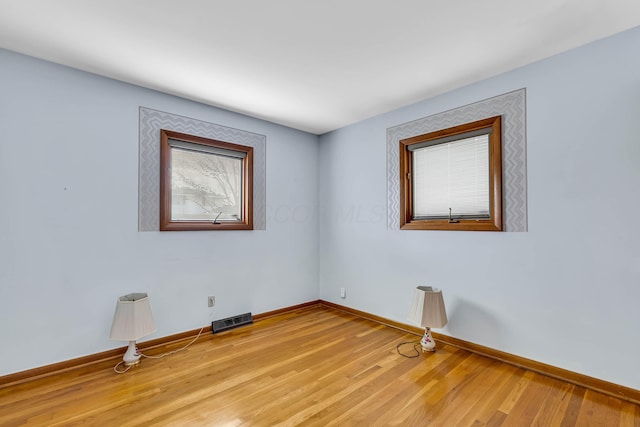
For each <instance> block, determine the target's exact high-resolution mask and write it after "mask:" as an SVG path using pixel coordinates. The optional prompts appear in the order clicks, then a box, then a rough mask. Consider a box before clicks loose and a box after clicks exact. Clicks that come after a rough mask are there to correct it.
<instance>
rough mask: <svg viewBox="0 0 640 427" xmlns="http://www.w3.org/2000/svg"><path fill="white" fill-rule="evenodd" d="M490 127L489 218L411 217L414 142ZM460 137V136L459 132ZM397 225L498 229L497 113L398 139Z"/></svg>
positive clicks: (499, 140) (499, 163) (499, 160)
mask: <svg viewBox="0 0 640 427" xmlns="http://www.w3.org/2000/svg"><path fill="white" fill-rule="evenodd" d="M487 128H491V133H490V134H489V198H490V199H489V200H490V201H489V216H490V217H489V218H488V219H458V220H455V221H450V220H448V219H414V218H413V206H412V204H413V194H412V191H413V188H412V187H413V186H412V185H411V178H412V174H413V171H412V154H411V151H409V149H408V148H409V147H410V146H411V145H414V144H420V143H425V142H429V141H434V140H437V139H441V138H447V137H451V136H455V135H460V134H465V133H468V132H472V131H476V130H481V129H487ZM462 138H464V136H462ZM399 159H400V165H399V166H400V167H399V169H400V229H402V230H464V231H502V129H501V116H495V117H490V118H487V119H483V120H478V121H475V122H471V123H465V124H462V125H459V126H454V127H451V128H448V129H442V130H438V131H435V132H430V133H426V134H423V135H418V136H414V137H411V138H406V139H403V140H400V157H399Z"/></svg>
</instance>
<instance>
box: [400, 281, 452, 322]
mask: <svg viewBox="0 0 640 427" xmlns="http://www.w3.org/2000/svg"><path fill="white" fill-rule="evenodd" d="M409 321H410V322H411V323H413V324H416V325H420V326H422V327H429V328H442V327H444V326H445V325H446V324H447V312H446V310H445V308H444V299H443V298H442V290H440V289H432V288H431V287H430V286H418V287H417V288H416V289H415V290H414V292H413V301H412V302H411V309H410V310H409Z"/></svg>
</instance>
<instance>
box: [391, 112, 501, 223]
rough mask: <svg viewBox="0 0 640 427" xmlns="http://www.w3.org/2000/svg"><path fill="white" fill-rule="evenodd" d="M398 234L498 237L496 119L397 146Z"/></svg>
mask: <svg viewBox="0 0 640 427" xmlns="http://www.w3.org/2000/svg"><path fill="white" fill-rule="evenodd" d="M400 228H401V229H409V230H477V231H480V230H484V231H502V159H501V128H500V116H497V117H492V118H489V119H484V120H479V121H477V122H473V123H467V124H463V125H460V126H456V127H452V128H449V129H444V130H439V131H436V132H431V133H428V134H424V135H418V136H415V137H412V138H407V139H403V140H400Z"/></svg>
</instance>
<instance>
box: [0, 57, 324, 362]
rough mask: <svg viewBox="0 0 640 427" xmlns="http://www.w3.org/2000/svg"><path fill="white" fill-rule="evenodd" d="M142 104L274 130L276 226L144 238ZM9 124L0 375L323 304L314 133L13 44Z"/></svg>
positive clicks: (2, 83) (7, 60)
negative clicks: (133, 297)
mask: <svg viewBox="0 0 640 427" xmlns="http://www.w3.org/2000/svg"><path fill="white" fill-rule="evenodd" d="M139 106H145V107H149V108H153V109H157V110H161V111H167V112H170V113H173V114H178V115H183V116H187V117H192V118H195V119H199V120H204V121H208V122H212V123H217V124H220V125H223V126H228V127H233V128H238V129H242V130H245V131H249V132H255V133H259V134H263V135H266V137H267V179H266V182H267V230H266V231H227V232H180V233H176V232H174V233H171V232H165V233H159V232H138V231H137V228H138V216H137V215H138V190H137V185H138V108H139ZM0 130H1V132H0V138H1V140H0V199H1V200H2V205H1V206H2V208H1V209H0V236H1V237H0V319H1V321H0V342H2V343H3V344H2V350H1V351H0V361H1V362H2V363H0V375H4V374H9V373H12V372H17V371H21V370H25V369H30V368H34V367H37V366H42V365H46V364H50V363H55V362H59V361H63V360H68V359H71V358H75V357H80V356H83V355H87V354H92V353H96V352H100V351H103V350H107V349H110V348H114V347H118V346H122V345H124V344H125V343H123V342H113V341H110V340H109V330H110V327H111V320H112V318H113V312H114V309H115V304H116V299H117V297H118V296H120V295H124V294H127V293H130V292H148V293H149V295H150V299H151V304H152V307H153V310H154V314H155V318H156V324H157V328H158V330H157V332H156V333H154V334H153V335H150V336H149V337H147V338H145V339H152V338H157V337H161V336H166V335H170V334H173V333H177V332H183V331H186V330H190V329H195V328H199V327H201V326H203V325H207V324H209V323H210V322H211V321H212V320H214V319H218V318H223V317H227V316H231V315H234V314H239V313H243V312H248V311H251V312H253V313H261V312H266V311H269V310H274V309H278V308H282V307H286V306H291V305H294V304H299V303H302V302H305V301H310V300H315V299H317V298H318V244H317V242H318V236H317V232H318V229H317V215H316V213H317V136H315V135H310V134H307V133H303V132H299V131H295V130H292V129H289V128H285V127H282V126H278V125H274V124H271V123H267V122H264V121H260V120H256V119H252V118H249V117H246V116H242V115H239V114H235V113H231V112H228V111H224V110H220V109H216V108H211V107H207V106H204V105H201V104H197V103H194V102H190V101H186V100H183V99H180V98H176V97H172V96H169V95H165V94H162V93H158V92H154V91H150V90H146V89H142V88H139V87H136V86H132V85H128V84H124V83H120V82H116V81H114V80H109V79H105V78H102V77H99V76H95V75H92V74H88V73H84V72H81V71H77V70H72V69H69V68H66V67H62V66H58V65H55V64H52V63H48V62H44V61H40V60H37V59H34V58H29V57H26V56H22V55H18V54H15V53H12V52H9V51H6V50H0ZM208 295H215V296H216V302H217V305H216V307H215V308H213V309H210V308H208V307H207V304H206V301H207V299H206V298H207V296H208Z"/></svg>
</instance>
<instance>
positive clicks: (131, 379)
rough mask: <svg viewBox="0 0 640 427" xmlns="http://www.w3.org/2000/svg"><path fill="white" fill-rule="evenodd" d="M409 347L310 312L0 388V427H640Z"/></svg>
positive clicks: (623, 414)
mask: <svg viewBox="0 0 640 427" xmlns="http://www.w3.org/2000/svg"><path fill="white" fill-rule="evenodd" d="M418 339H419V337H417V336H415V335H411V334H408V333H406V332H403V331H400V330H397V329H393V328H390V327H387V326H382V325H380V324H378V323H374V322H371V321H369V320H365V319H362V318H360V317H356V316H354V315H352V314H349V313H345V312H341V311H338V310H334V309H331V308H327V307H321V306H316V307H307V308H304V309H300V310H296V311H294V312H289V313H282V314H278V315H276V316H272V317H269V318H265V319H262V320H260V321H257V322H256V323H255V324H253V325H248V326H244V327H242V328H238V329H234V330H231V331H227V332H224V333H221V334H215V335H214V334H207V335H205V336H202V337H201V338H200V339H198V340H197V341H196V342H195V343H194V344H193V345H192V346H190V347H189V348H187V349H186V350H183V351H181V352H178V353H175V354H171V355H169V356H167V357H165V358H161V359H143V360H142V363H141V364H140V365H139V366H138V367H135V368H133V369H131V370H130V371H129V372H127V373H125V374H120V375H119V374H116V373H114V371H113V369H112V368H113V363H111V362H108V363H105V362H100V363H95V364H93V365H90V366H85V367H81V368H77V369H72V370H69V371H67V372H64V373H61V374H58V375H54V376H50V377H46V378H41V379H35V380H33V381H30V382H25V383H21V384H18V385H14V386H8V387H4V388H0V425H2V426H23V425H27V426H47V427H50V426H74V425H98V426H101V425H114V426H118V427H126V426H185V425H189V426H258V427H260V426H269V427H270V426H276V425H280V426H323V427H324V426H340V427H343V426H361V425H367V426H369V425H370V426H392V425H400V426H423V425H429V426H436V427H437V426H446V427H448V426H528V425H540V426H545V427H546V426H562V427H570V426H590V425H603V426H607V427H609V426H611V427H615V426H620V427H640V409H639V407H638V405H635V404H633V403H629V402H625V401H621V400H619V399H617V398H614V397H610V396H606V395H603V394H600V393H597V392H594V391H586V390H585V389H584V388H582V387H579V386H574V385H571V384H568V383H564V382H562V381H558V380H555V379H552V378H549V377H545V376H542V375H540V374H537V373H534V372H530V371H525V370H523V369H521V368H516V367H514V366H510V365H506V364H504V363H501V362H497V361H495V360H491V359H486V358H484V357H481V356H478V355H475V354H472V353H469V352H467V351H464V350H460V349H458V348H455V347H451V346H447V345H439V347H438V351H437V352H435V353H419V355H418V357H416V358H406V357H403V356H401V355H399V354H398V353H397V351H396V346H397V345H398V344H400V343H402V342H405V341H417V340H418ZM188 342H189V340H188V339H187V340H184V341H182V342H179V343H172V344H167V345H164V346H160V347H157V348H154V349H153V350H150V351H149V353H152V354H150V355H158V354H161V353H164V352H168V351H172V350H175V349H178V348H180V347H182V346H184V345H185V344H186V343H188ZM141 347H144V346H143V345H142V346H141ZM410 349H411V348H410V346H406V347H403V350H407V351H410ZM143 351H144V350H143Z"/></svg>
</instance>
